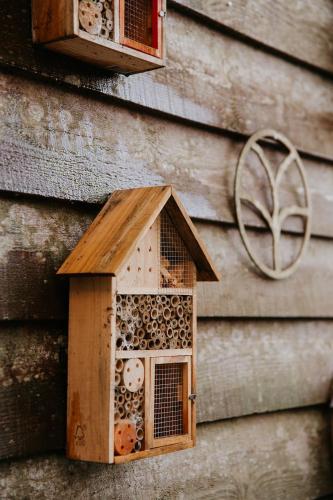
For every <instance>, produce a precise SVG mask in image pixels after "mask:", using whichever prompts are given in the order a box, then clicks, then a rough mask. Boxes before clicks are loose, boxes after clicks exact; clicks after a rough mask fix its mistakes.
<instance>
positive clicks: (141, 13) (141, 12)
mask: <svg viewBox="0 0 333 500" xmlns="http://www.w3.org/2000/svg"><path fill="white" fill-rule="evenodd" d="M124 33H125V37H126V38H129V39H130V40H134V41H136V42H139V43H143V44H144V45H149V46H152V0H125V26H124Z"/></svg>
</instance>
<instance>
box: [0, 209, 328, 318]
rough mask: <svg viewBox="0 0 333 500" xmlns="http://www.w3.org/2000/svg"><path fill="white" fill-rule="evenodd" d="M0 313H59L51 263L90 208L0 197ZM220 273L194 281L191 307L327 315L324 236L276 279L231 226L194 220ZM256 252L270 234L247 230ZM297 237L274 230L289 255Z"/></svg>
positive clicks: (61, 304)
mask: <svg viewBox="0 0 333 500" xmlns="http://www.w3.org/2000/svg"><path fill="white" fill-rule="evenodd" d="M1 212H2V216H1V222H2V231H3V233H2V238H3V241H4V242H5V244H3V245H2V247H1V252H2V254H1V255H2V261H1V266H0V271H1V276H0V278H1V279H0V296H1V301H0V318H1V319H37V318H39V319H52V318H58V319H63V318H65V317H66V316H67V296H68V292H67V280H65V279H61V278H59V277H56V274H55V273H56V270H57V269H58V268H59V267H60V265H61V263H62V262H63V261H64V260H65V258H66V256H67V255H68V254H69V252H70V251H71V250H72V248H73V247H74V245H75V244H76V243H77V241H78V240H79V239H80V237H81V236H82V234H83V232H84V230H85V229H86V228H87V227H88V225H89V224H90V223H91V221H92V219H93V218H94V217H95V215H96V211H92V210H89V209H85V210H82V209H80V207H70V206H67V205H61V204H59V203H55V202H52V203H51V202H45V201H44V202H37V201H35V202H31V201H23V200H21V201H16V202H15V203H13V202H12V201H11V200H3V201H2V203H1ZM196 227H197V228H198V229H199V234H200V235H201V237H202V239H203V241H204V242H205V244H206V246H207V249H208V252H209V253H210V255H211V256H212V260H213V262H214V263H215V264H216V267H217V269H218V271H219V272H220V273H221V275H223V278H222V280H221V281H220V282H218V283H208V284H204V283H199V285H198V290H199V293H198V314H199V316H207V317H219V316H229V317H282V318H285V317H293V318H294V317H305V318H307V317H308V318H309V317H310V318H311V317H313V318H320V317H332V315H333V311H332V303H331V297H332V287H333V260H332V258H331V255H332V240H328V239H322V238H312V240H311V242H310V246H309V249H308V252H307V254H306V255H305V257H304V258H303V260H302V262H301V265H300V267H299V269H298V271H297V272H296V273H295V274H294V275H293V276H292V277H291V278H289V279H288V280H282V281H279V282H276V281H271V280H269V279H266V278H263V277H261V276H259V275H258V274H257V273H256V271H255V269H254V266H253V265H252V264H251V262H250V260H249V258H248V256H247V255H246V254H245V250H244V247H243V245H242V243H241V240H240V236H239V232H238V230H237V229H235V228H233V227H230V228H228V229H227V228H223V227H222V226H221V225H218V224H213V223H197V224H196ZM250 237H251V241H252V242H253V244H254V246H255V248H257V251H258V253H259V255H260V254H261V253H263V255H271V251H270V245H271V241H270V236H269V235H268V234H266V233H263V232H261V231H260V232H259V231H251V232H250ZM299 241H300V238H299V237H292V236H288V235H286V236H284V237H283V238H282V249H283V254H284V255H285V256H286V257H287V258H288V259H289V258H291V257H292V255H293V254H294V253H295V252H294V244H295V245H296V243H297V242H298V243H299Z"/></svg>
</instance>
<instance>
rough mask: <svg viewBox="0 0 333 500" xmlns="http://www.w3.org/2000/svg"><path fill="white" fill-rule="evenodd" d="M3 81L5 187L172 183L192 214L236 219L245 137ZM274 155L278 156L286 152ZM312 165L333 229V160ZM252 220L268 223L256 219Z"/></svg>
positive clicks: (288, 184) (77, 190)
mask: <svg viewBox="0 0 333 500" xmlns="http://www.w3.org/2000/svg"><path fill="white" fill-rule="evenodd" d="M0 82H1V84H0V95H1V103H2V107H1V110H0V114H1V122H2V135H1V141H2V143H1V150H0V162H1V169H2V176H1V181H0V188H1V189H4V190H7V191H14V192H18V193H30V194H38V195H42V196H45V197H52V198H62V199H68V200H78V201H88V202H98V203H101V202H104V201H105V200H106V198H107V197H108V196H109V194H110V192H111V191H113V190H115V189H128V188H133V187H139V186H149V185H162V184H170V183H172V184H174V185H175V187H176V189H177V191H178V192H179V194H180V196H181V199H182V201H183V202H184V204H185V207H186V209H187V210H188V211H189V214H190V215H191V216H192V217H200V218H201V219H209V220H216V221H221V222H228V223H230V222H234V220H235V219H234V210H233V184H234V175H235V168H236V164H237V159H238V155H239V154H240V151H241V148H242V145H243V144H244V141H243V140H236V139H232V138H230V137H228V136H226V135H222V134H219V133H214V132H208V131H204V130H199V129H197V128H194V127H189V126H186V125H183V124H180V123H172V122H170V121H167V120H163V119H161V118H158V117H152V116H149V115H145V114H137V113H134V112H132V111H129V110H126V109H124V108H121V107H119V106H115V105H113V104H111V103H109V104H106V103H105V102H100V101H98V100H96V99H92V98H90V97H87V96H84V95H74V94H73V93H72V92H67V91H63V90H59V89H57V88H54V87H52V86H50V85H44V84H41V83H37V82H31V81H29V80H27V79H24V78H22V77H13V76H9V75H1V76H0ZM8 89H10V92H8ZM129 124H130V126H129ZM143 145H144V146H143ZM275 156H276V158H275V161H276V162H280V161H281V159H282V157H281V156H280V155H279V154H278V153H276V154H275ZM304 163H305V168H306V171H307V175H308V178H309V185H310V189H311V195H312V203H313V211H314V217H313V228H312V232H313V234H316V235H324V236H333V225H332V219H333V197H332V186H333V168H332V165H331V164H325V163H324V162H320V161H314V160H309V159H307V160H304ZM253 167H254V169H255V168H256V167H257V164H255V163H253ZM258 176H259V171H258ZM258 176H253V177H252V178H247V184H246V186H247V187H248V188H249V190H250V192H252V193H255V194H256V195H257V196H258V199H260V200H262V199H263V193H264V192H266V189H267V186H265V185H262V184H260V183H259V181H258V178H259V177H258ZM198 179H200V182H198ZM292 180H293V179H292V178H290V177H286V180H285V182H284V183H283V184H282V185H281V190H280V197H281V201H282V202H284V203H286V204H287V203H288V202H290V200H293V199H294V198H295V188H296V187H297V185H296V186H295V184H294V183H293V182H292ZM263 201H265V199H263ZM250 220H251V224H252V225H253V226H261V225H262V221H261V220H260V219H258V218H257V217H252V218H251V219H250ZM299 227H300V226H299V224H298V223H297V220H295V218H289V219H288V220H287V221H286V226H285V228H286V229H288V230H292V231H298V230H299Z"/></svg>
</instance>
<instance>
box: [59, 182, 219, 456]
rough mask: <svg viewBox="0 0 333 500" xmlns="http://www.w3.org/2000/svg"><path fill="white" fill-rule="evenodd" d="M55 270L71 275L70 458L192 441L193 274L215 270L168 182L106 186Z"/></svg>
mask: <svg viewBox="0 0 333 500" xmlns="http://www.w3.org/2000/svg"><path fill="white" fill-rule="evenodd" d="M58 274H61V275H69V276H70V300H69V352H68V363H69V367H68V370H69V371H68V413H67V417H68V420H67V436H68V443H67V452H68V456H69V458H73V459H78V460H88V461H96V462H105V463H113V462H115V463H121V462H127V461H130V460H135V459H138V458H142V457H148V456H153V455H159V454H162V453H167V452H171V451H176V450H181V449H185V448H190V447H193V446H194V444H195V434H196V415H195V397H196V394H195V391H196V380H195V372H196V307H197V306H196V282H197V280H199V281H217V280H218V276H217V273H216V271H215V270H214V266H213V264H212V262H211V260H210V258H209V256H208V254H207V252H206V250H205V248H204V245H203V244H202V242H201V241H200V238H199V236H198V233H197V231H196V229H195V227H194V225H193V224H192V222H191V220H190V218H189V217H188V215H187V214H186V212H185V209H184V207H183V206H182V204H181V202H180V201H179V199H178V197H177V195H176V193H175V191H174V189H173V188H172V187H170V186H163V187H150V188H140V189H130V190H124V191H116V192H114V193H113V195H112V196H111V197H110V199H109V200H108V202H107V203H106V205H105V206H104V208H103V209H102V211H101V212H100V213H99V215H98V216H97V217H96V219H95V220H94V221H93V223H92V224H91V226H90V227H89V229H88V230H87V232H86V233H85V234H84V236H83V237H82V239H81V240H80V241H79V243H78V244H77V246H76V247H75V248H74V250H73V251H72V253H71V254H70V255H69V257H68V258H67V260H66V261H65V262H64V264H63V265H62V266H61V268H60V269H59V271H58Z"/></svg>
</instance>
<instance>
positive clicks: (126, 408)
mask: <svg viewBox="0 0 333 500" xmlns="http://www.w3.org/2000/svg"><path fill="white" fill-rule="evenodd" d="M124 406H125V410H126V411H131V409H132V403H131V401H126V402H125V405H124Z"/></svg>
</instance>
